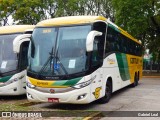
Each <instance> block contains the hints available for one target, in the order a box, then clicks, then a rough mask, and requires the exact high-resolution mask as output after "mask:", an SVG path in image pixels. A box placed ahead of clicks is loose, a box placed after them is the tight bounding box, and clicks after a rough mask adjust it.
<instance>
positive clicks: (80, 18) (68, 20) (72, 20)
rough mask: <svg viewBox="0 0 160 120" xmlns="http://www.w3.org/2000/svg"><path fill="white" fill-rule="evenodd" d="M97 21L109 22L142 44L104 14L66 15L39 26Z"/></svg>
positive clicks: (45, 21)
mask: <svg viewBox="0 0 160 120" xmlns="http://www.w3.org/2000/svg"><path fill="white" fill-rule="evenodd" d="M96 21H104V22H107V23H108V24H109V25H110V26H111V27H112V28H114V29H115V30H116V31H118V32H120V33H121V34H123V35H125V36H126V37H128V38H130V39H132V40H133V41H135V42H137V43H139V44H140V42H139V41H138V40H137V39H135V38H134V37H132V36H131V35H130V34H129V33H127V32H126V31H124V30H123V29H121V28H120V27H118V26H117V25H115V24H114V23H112V22H111V21H109V20H108V19H107V18H105V17H103V16H66V17H58V18H53V19H48V20H43V21H41V22H39V23H38V24H37V25H36V26H37V27H50V26H65V25H76V24H86V23H94V22H96Z"/></svg>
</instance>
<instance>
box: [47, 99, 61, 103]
mask: <svg viewBox="0 0 160 120" xmlns="http://www.w3.org/2000/svg"><path fill="white" fill-rule="evenodd" d="M48 102H51V103H58V102H59V98H48Z"/></svg>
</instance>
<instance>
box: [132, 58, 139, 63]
mask: <svg viewBox="0 0 160 120" xmlns="http://www.w3.org/2000/svg"><path fill="white" fill-rule="evenodd" d="M138 62H139V60H138V58H130V63H131V64H138Z"/></svg>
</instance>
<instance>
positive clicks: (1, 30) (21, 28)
mask: <svg viewBox="0 0 160 120" xmlns="http://www.w3.org/2000/svg"><path fill="white" fill-rule="evenodd" d="M34 27H35V25H11V26H2V27H0V34H12V33H21V32H25V30H27V29H33V28H34Z"/></svg>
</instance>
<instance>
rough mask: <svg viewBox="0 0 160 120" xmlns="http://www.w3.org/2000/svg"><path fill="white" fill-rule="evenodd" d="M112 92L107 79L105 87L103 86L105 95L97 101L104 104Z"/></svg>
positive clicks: (110, 84)
mask: <svg viewBox="0 0 160 120" xmlns="http://www.w3.org/2000/svg"><path fill="white" fill-rule="evenodd" d="M111 94H112V83H111V82H110V81H107V84H106V88H105V96H104V97H102V98H100V99H99V100H98V103H100V104H104V103H108V102H109V100H110V98H111Z"/></svg>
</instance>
